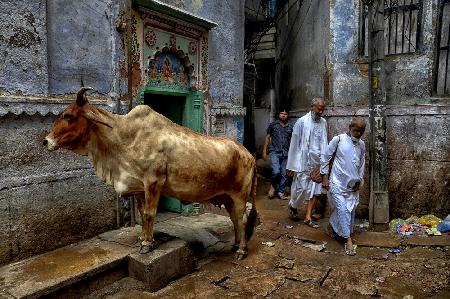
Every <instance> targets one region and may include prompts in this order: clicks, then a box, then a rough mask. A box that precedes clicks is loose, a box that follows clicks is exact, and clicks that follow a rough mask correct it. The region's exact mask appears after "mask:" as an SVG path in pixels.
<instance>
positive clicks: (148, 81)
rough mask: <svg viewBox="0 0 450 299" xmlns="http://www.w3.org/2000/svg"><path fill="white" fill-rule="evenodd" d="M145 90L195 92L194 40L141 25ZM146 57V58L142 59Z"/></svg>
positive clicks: (196, 83)
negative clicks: (155, 88) (151, 88)
mask: <svg viewBox="0 0 450 299" xmlns="http://www.w3.org/2000/svg"><path fill="white" fill-rule="evenodd" d="M143 39H144V40H145V43H144V52H143V56H144V61H143V62H144V70H145V82H143V86H144V87H158V88H160V89H161V88H163V89H165V90H166V91H170V90H173V91H182V92H186V91H189V90H193V91H195V90H197V89H198V82H197V73H198V68H199V66H198V62H199V59H198V57H197V56H198V55H197V51H196V50H195V51H192V48H195V49H196V48H197V43H198V41H197V40H193V39H191V38H189V37H185V36H181V35H177V34H174V33H171V32H167V31H164V30H162V29H159V28H154V27H149V26H144V28H143ZM145 58H146V59H145Z"/></svg>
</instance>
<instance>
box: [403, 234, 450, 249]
mask: <svg viewBox="0 0 450 299" xmlns="http://www.w3.org/2000/svg"><path fill="white" fill-rule="evenodd" d="M402 243H403V245H407V246H450V235H442V236H406V237H405V239H404V241H403V242H402Z"/></svg>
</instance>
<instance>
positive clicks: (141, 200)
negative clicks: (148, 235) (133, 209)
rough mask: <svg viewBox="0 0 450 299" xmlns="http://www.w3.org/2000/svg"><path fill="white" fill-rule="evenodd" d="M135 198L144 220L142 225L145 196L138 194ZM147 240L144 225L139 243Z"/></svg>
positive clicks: (142, 217)
mask: <svg viewBox="0 0 450 299" xmlns="http://www.w3.org/2000/svg"><path fill="white" fill-rule="evenodd" d="M134 198H135V199H136V202H137V207H138V210H139V215H141V219H142V223H144V202H145V194H144V193H142V194H140V193H139V194H136V195H135V196H134ZM144 239H145V235H144V225H142V229H141V235H140V236H139V243H140V242H142V241H144Z"/></svg>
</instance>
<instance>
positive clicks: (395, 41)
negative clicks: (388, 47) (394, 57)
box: [394, 10, 398, 54]
mask: <svg viewBox="0 0 450 299" xmlns="http://www.w3.org/2000/svg"><path fill="white" fill-rule="evenodd" d="M397 37H398V10H395V39H394V54H397Z"/></svg>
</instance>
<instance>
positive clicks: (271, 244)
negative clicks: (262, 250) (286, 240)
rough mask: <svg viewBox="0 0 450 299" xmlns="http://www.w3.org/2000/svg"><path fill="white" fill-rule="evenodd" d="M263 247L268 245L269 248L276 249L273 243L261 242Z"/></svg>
mask: <svg viewBox="0 0 450 299" xmlns="http://www.w3.org/2000/svg"><path fill="white" fill-rule="evenodd" d="M261 244H262V245H266V246H267V247H274V246H275V244H274V243H273V242H261Z"/></svg>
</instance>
